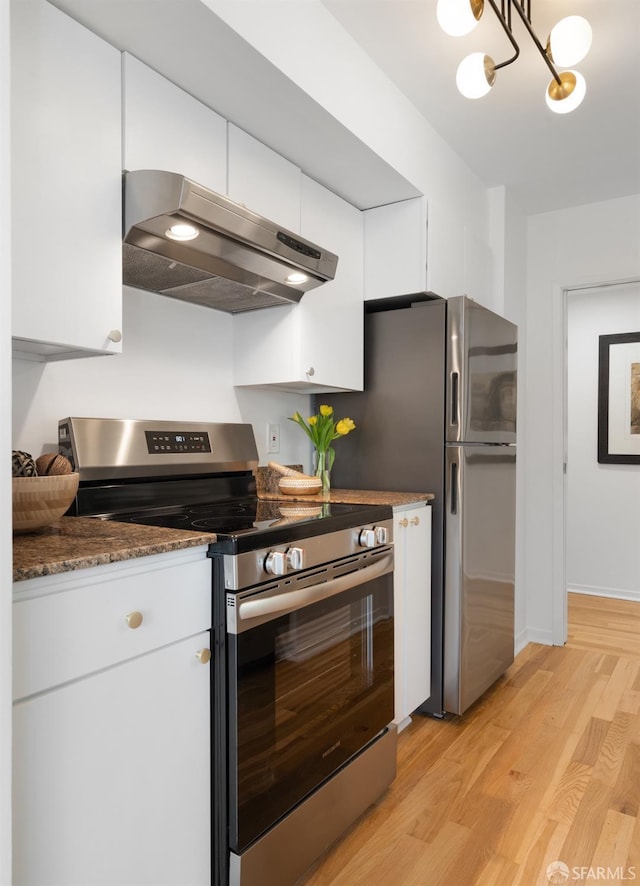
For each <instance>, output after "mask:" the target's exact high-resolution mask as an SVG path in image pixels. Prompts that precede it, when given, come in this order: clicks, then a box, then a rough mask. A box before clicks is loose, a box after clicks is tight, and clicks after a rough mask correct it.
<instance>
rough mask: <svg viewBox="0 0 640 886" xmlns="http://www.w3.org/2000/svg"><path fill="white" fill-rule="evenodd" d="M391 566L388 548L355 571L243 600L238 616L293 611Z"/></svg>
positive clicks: (344, 589)
mask: <svg viewBox="0 0 640 886" xmlns="http://www.w3.org/2000/svg"><path fill="white" fill-rule="evenodd" d="M392 568H393V553H392V552H390V553H388V554H387V555H386V556H384V557H381V558H380V560H378V561H377V562H376V563H374V564H373V565H371V566H365V567H364V569H356V570H355V571H354V572H348V573H347V574H346V575H341V576H339V577H338V578H332V579H330V580H329V581H325V582H322V583H321V584H315V585H310V586H309V587H308V588H301V589H300V590H299V591H286V592H285V593H284V594H277V595H275V596H269V597H264V598H263V599H261V600H244V601H243V602H242V603H241V604H240V606H239V607H238V613H237V615H238V618H239V619H240V620H242V621H245V622H246V621H248V620H249V619H252V618H263V617H264V616H265V615H282V614H284V613H287V612H292V611H294V610H295V609H301V608H302V607H303V606H308V605H309V604H310V603H317V602H318V601H319V600H326V599H327V598H328V597H333V596H335V595H336V594H342V593H344V591H348V590H351V588H357V587H358V586H359V585H363V584H366V583H367V582H368V581H372V580H373V579H374V578H378V577H379V576H380V575H384V573H385V572H390V571H391V569H392Z"/></svg>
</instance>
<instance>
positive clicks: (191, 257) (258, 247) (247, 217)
mask: <svg viewBox="0 0 640 886" xmlns="http://www.w3.org/2000/svg"><path fill="white" fill-rule="evenodd" d="M337 264H338V257H337V256H336V255H334V254H333V253H331V252H328V251H327V250H326V249H322V248H320V247H319V246H316V245H315V244H314V243H311V242H310V241H308V240H305V239H303V238H302V237H300V236H298V234H294V233H293V232H291V231H287V230H285V229H284V228H282V227H280V226H278V225H277V224H276V223H275V222H271V221H269V220H268V219H265V218H262V217H261V216H259V215H256V213H254V212H251V211H250V210H249V209H247V208H246V207H245V206H242V205H241V204H239V203H234V201H233V200H230V199H229V198H228V197H225V196H223V195H221V194H216V193H215V192H213V191H211V190H209V189H208V188H205V187H203V186H202V185H199V184H197V183H196V182H194V181H191V179H188V178H186V177H185V176H183V175H179V174H177V173H173V172H164V171H161V170H153V169H140V170H134V171H132V172H125V173H124V243H123V282H124V284H125V285H127V286H133V287H135V288H137V289H146V290H148V291H150V292H158V293H160V294H161V295H168V296H171V297H172V298H177V299H181V300H182V301H188V302H195V303H196V304H199V305H204V306H205V307H209V308H215V309H216V310H220V311H227V312H229V313H239V312H241V311H253V310H256V309H257V308H266V307H272V306H274V305H282V304H287V303H291V302H298V301H300V299H301V298H302V296H303V294H304V293H305V292H307V291H308V290H309V289H314V288H315V287H317V286H320V285H321V284H322V283H326V282H327V281H328V280H333V278H334V276H335V273H336V267H337Z"/></svg>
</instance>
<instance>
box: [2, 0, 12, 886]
mask: <svg viewBox="0 0 640 886" xmlns="http://www.w3.org/2000/svg"><path fill="white" fill-rule="evenodd" d="M9 61H10V57H9V2H8V0H0V452H4V453H5V455H4V456H3V458H4V459H5V465H6V470H2V471H0V883H3V884H7V886H8V884H9V883H11V529H10V527H11V484H10V483H9V477H10V474H9V470H8V454H9V449H10V448H11V443H10V440H11V425H10V420H11V385H10V378H11V376H10V372H11V363H10V355H11V298H10V293H11V220H10V207H11V201H10V196H11V167H10V162H9V161H10V156H9V144H10V139H9V126H8V125H7V123H8V120H9Z"/></svg>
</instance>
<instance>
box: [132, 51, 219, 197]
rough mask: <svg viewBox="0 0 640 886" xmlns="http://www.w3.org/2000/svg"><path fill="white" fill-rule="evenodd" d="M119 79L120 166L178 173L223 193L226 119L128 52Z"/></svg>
mask: <svg viewBox="0 0 640 886" xmlns="http://www.w3.org/2000/svg"><path fill="white" fill-rule="evenodd" d="M122 76H123V82H124V91H123V96H124V98H123V128H124V132H123V142H122V144H123V148H122V166H123V168H124V169H127V170H133V169H164V170H166V171H167V172H177V173H180V174H182V175H186V176H187V178H190V179H192V180H193V181H195V182H198V184H201V185H205V187H208V188H211V190H213V191H217V192H218V193H220V194H224V193H226V187H227V123H226V120H225V119H224V118H223V117H221V116H220V115H219V114H216V113H215V111H212V110H211V109H210V108H208V107H206V105H203V104H202V103H201V102H199V101H197V99H195V98H193V97H192V96H190V95H189V94H188V93H186V92H184V91H183V90H182V89H179V88H178V87H177V86H175V85H174V84H173V83H171V82H170V81H169V80H167V79H166V78H164V77H162V76H161V75H160V74H157V73H156V72H155V71H154V70H152V69H151V68H149V67H147V65H144V64H142V62H140V61H138V59H137V58H134V57H133V56H132V55H129V54H128V53H126V52H125V53H124V54H123V56H122Z"/></svg>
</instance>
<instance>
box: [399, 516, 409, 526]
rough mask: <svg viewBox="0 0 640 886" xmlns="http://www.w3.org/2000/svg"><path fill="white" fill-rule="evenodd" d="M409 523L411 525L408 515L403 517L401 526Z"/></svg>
mask: <svg viewBox="0 0 640 886" xmlns="http://www.w3.org/2000/svg"><path fill="white" fill-rule="evenodd" d="M408 525H409V521H408V520H407V518H406V517H403V518H402V520H400V526H403V527H405V526H408Z"/></svg>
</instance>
